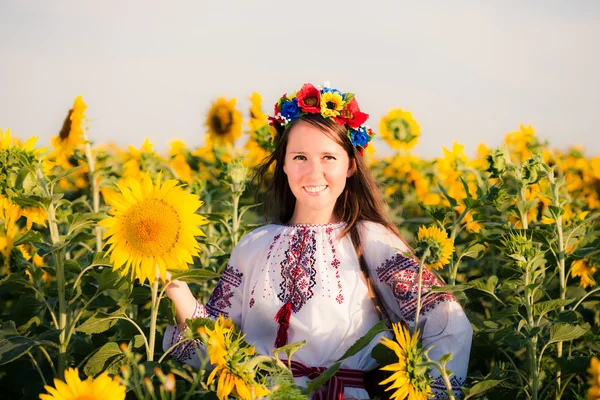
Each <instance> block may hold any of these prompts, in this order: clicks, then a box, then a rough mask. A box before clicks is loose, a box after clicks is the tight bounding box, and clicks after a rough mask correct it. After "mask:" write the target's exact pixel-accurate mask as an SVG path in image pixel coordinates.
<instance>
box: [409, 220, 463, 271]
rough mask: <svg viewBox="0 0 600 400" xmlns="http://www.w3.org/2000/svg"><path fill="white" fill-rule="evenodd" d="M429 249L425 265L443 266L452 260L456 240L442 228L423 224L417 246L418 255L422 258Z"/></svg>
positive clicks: (437, 267) (430, 266)
mask: <svg viewBox="0 0 600 400" xmlns="http://www.w3.org/2000/svg"><path fill="white" fill-rule="evenodd" d="M427 249H429V254H428V255H427V256H426V257H425V260H424V263H425V265H427V267H428V268H434V269H439V268H443V267H444V265H446V264H448V263H449V262H450V257H452V253H453V252H454V241H453V240H452V239H450V238H449V237H448V233H447V232H446V231H445V230H443V229H441V228H437V227H434V226H431V227H429V228H426V227H425V226H421V227H420V228H419V234H418V236H417V244H416V246H415V251H416V255H417V257H419V258H421V259H422V258H423V256H424V255H425V251H426V250H427Z"/></svg>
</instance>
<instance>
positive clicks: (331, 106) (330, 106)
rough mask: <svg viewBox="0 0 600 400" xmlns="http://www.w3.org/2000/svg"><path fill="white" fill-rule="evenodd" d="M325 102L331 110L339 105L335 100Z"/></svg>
mask: <svg viewBox="0 0 600 400" xmlns="http://www.w3.org/2000/svg"><path fill="white" fill-rule="evenodd" d="M325 104H327V108H329V109H330V110H335V109H336V107H337V104H336V103H335V102H333V101H328V102H327V103H325Z"/></svg>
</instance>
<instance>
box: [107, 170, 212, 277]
mask: <svg viewBox="0 0 600 400" xmlns="http://www.w3.org/2000/svg"><path fill="white" fill-rule="evenodd" d="M117 187H118V188H119V190H120V193H116V194H111V193H110V192H106V193H104V195H105V199H106V200H107V203H108V204H109V205H111V206H112V208H111V210H110V211H109V214H110V215H112V216H111V217H109V218H106V219H104V220H102V221H100V226H103V227H105V228H107V230H106V232H105V234H104V238H105V239H106V238H109V239H108V241H107V244H108V245H109V246H110V247H109V249H108V253H110V260H111V262H112V263H113V270H117V269H119V270H122V271H121V273H122V274H123V275H126V274H129V275H131V278H132V280H133V279H136V278H137V279H139V280H140V282H141V283H144V281H145V280H146V279H148V281H149V282H150V283H152V282H154V279H155V271H156V266H157V265H158V268H159V269H160V273H161V276H162V277H163V279H165V276H166V270H167V267H169V269H187V264H189V263H192V261H193V260H192V257H193V256H197V255H198V252H199V245H198V242H197V241H196V239H195V236H205V235H204V232H202V230H200V228H199V227H198V226H199V225H204V224H206V223H207V222H208V221H207V219H206V218H205V217H203V216H201V215H198V214H196V210H197V209H198V208H199V207H200V206H201V205H202V204H203V202H202V201H200V199H199V198H198V196H196V195H193V194H190V193H188V192H186V191H185V190H183V188H182V187H181V186H179V185H178V181H177V180H175V179H172V180H168V181H166V182H164V183H161V175H160V174H159V176H158V178H157V180H156V184H153V183H152V179H151V177H150V174H149V173H145V174H144V175H143V176H142V178H141V180H136V179H129V180H127V181H125V182H124V183H118V184H117Z"/></svg>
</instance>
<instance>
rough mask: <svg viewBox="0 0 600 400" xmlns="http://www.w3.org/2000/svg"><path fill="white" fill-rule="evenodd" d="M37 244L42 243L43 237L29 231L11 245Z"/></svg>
mask: <svg viewBox="0 0 600 400" xmlns="http://www.w3.org/2000/svg"><path fill="white" fill-rule="evenodd" d="M37 242H44V237H43V236H42V234H41V233H40V232H38V231H34V230H32V229H30V230H28V231H27V232H25V233H24V234H22V235H21V236H19V237H18V238H17V239H16V240H15V241H14V243H13V245H14V246H19V245H21V244H33V243H37Z"/></svg>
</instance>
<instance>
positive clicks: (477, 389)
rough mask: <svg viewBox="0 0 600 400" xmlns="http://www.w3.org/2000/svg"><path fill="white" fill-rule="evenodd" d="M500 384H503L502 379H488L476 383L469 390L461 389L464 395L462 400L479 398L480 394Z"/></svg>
mask: <svg viewBox="0 0 600 400" xmlns="http://www.w3.org/2000/svg"><path fill="white" fill-rule="evenodd" d="M502 382H504V379H490V380H486V381H481V382H478V383H476V384H475V385H473V386H471V387H470V388H462V391H463V393H464V394H465V397H464V400H467V399H470V398H473V397H475V396H479V395H480V394H482V393H484V392H487V391H488V390H490V389H492V388H494V387H496V386H498V385H499V384H500V383H502Z"/></svg>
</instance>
